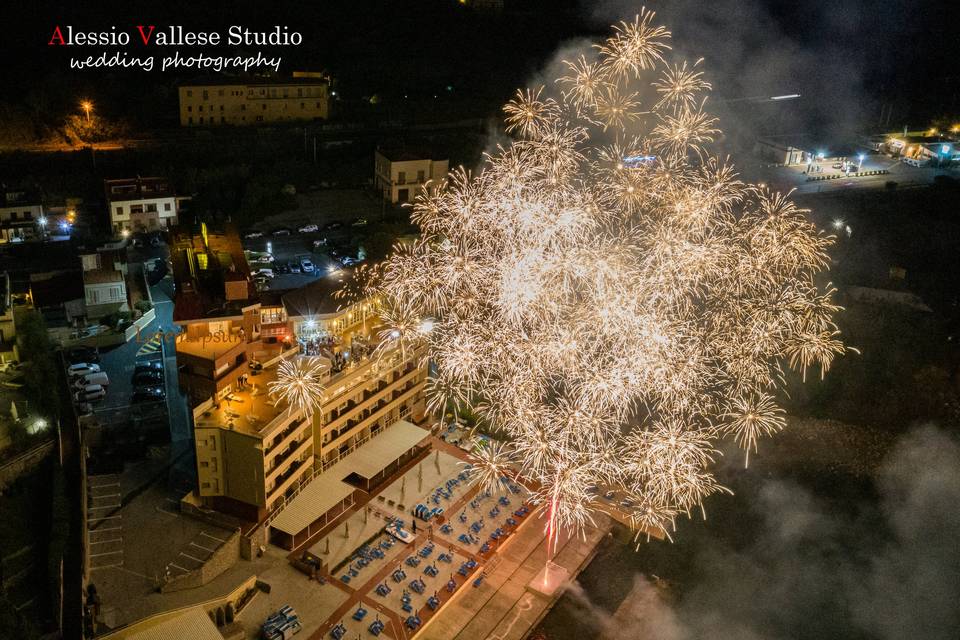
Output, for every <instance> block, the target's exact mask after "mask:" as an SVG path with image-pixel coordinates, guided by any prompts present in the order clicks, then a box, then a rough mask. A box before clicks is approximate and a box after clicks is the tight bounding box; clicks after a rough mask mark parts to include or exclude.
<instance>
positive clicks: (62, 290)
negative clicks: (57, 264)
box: [29, 269, 87, 326]
mask: <svg viewBox="0 0 960 640" xmlns="http://www.w3.org/2000/svg"><path fill="white" fill-rule="evenodd" d="M29 288H30V300H31V301H32V302H33V307H34V308H35V309H36V310H37V311H39V312H40V313H41V314H42V315H43V317H44V320H45V321H46V323H47V325H48V326H57V325H66V326H71V325H72V326H76V325H78V324H80V323H82V322H83V319H84V318H85V316H86V312H87V311H86V306H85V304H84V289H83V273H82V272H81V270H80V269H57V270H55V271H44V272H35V273H31V274H30V276H29Z"/></svg>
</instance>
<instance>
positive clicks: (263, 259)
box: [254, 253, 273, 264]
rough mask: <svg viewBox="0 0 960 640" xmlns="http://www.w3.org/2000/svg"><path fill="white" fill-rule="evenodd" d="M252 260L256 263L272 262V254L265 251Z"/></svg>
mask: <svg viewBox="0 0 960 640" xmlns="http://www.w3.org/2000/svg"><path fill="white" fill-rule="evenodd" d="M254 262H256V263H258V264H270V263H271V262H273V256H272V255H271V254H269V253H265V254H263V255H262V256H258V257H257V258H256V259H255V260H254Z"/></svg>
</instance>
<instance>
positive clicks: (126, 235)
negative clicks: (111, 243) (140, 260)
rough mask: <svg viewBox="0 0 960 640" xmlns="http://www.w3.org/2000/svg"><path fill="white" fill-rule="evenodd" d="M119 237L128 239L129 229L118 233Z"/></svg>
mask: <svg viewBox="0 0 960 640" xmlns="http://www.w3.org/2000/svg"><path fill="white" fill-rule="evenodd" d="M120 235H121V236H123V237H124V238H129V237H130V229H124V230H123V231H121V232H120Z"/></svg>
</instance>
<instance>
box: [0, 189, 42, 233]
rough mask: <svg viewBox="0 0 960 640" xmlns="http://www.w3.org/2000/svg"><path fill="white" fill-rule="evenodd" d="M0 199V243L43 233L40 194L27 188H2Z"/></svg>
mask: <svg viewBox="0 0 960 640" xmlns="http://www.w3.org/2000/svg"><path fill="white" fill-rule="evenodd" d="M2 194H3V197H2V199H0V243H4V242H24V241H26V240H32V239H34V238H37V237H40V236H42V234H43V231H44V229H43V224H45V223H46V218H45V217H44V210H43V203H42V201H41V199H40V194H39V193H37V192H33V191H28V190H19V189H16V190H14V189H11V190H8V189H3V190H2Z"/></svg>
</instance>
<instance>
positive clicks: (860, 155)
mask: <svg viewBox="0 0 960 640" xmlns="http://www.w3.org/2000/svg"><path fill="white" fill-rule="evenodd" d="M866 157H867V156H866V155H864V154H862V153H859V154H857V160H859V161H860V162H858V163H857V173H860V169H861V168H862V167H863V159H864V158H866Z"/></svg>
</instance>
